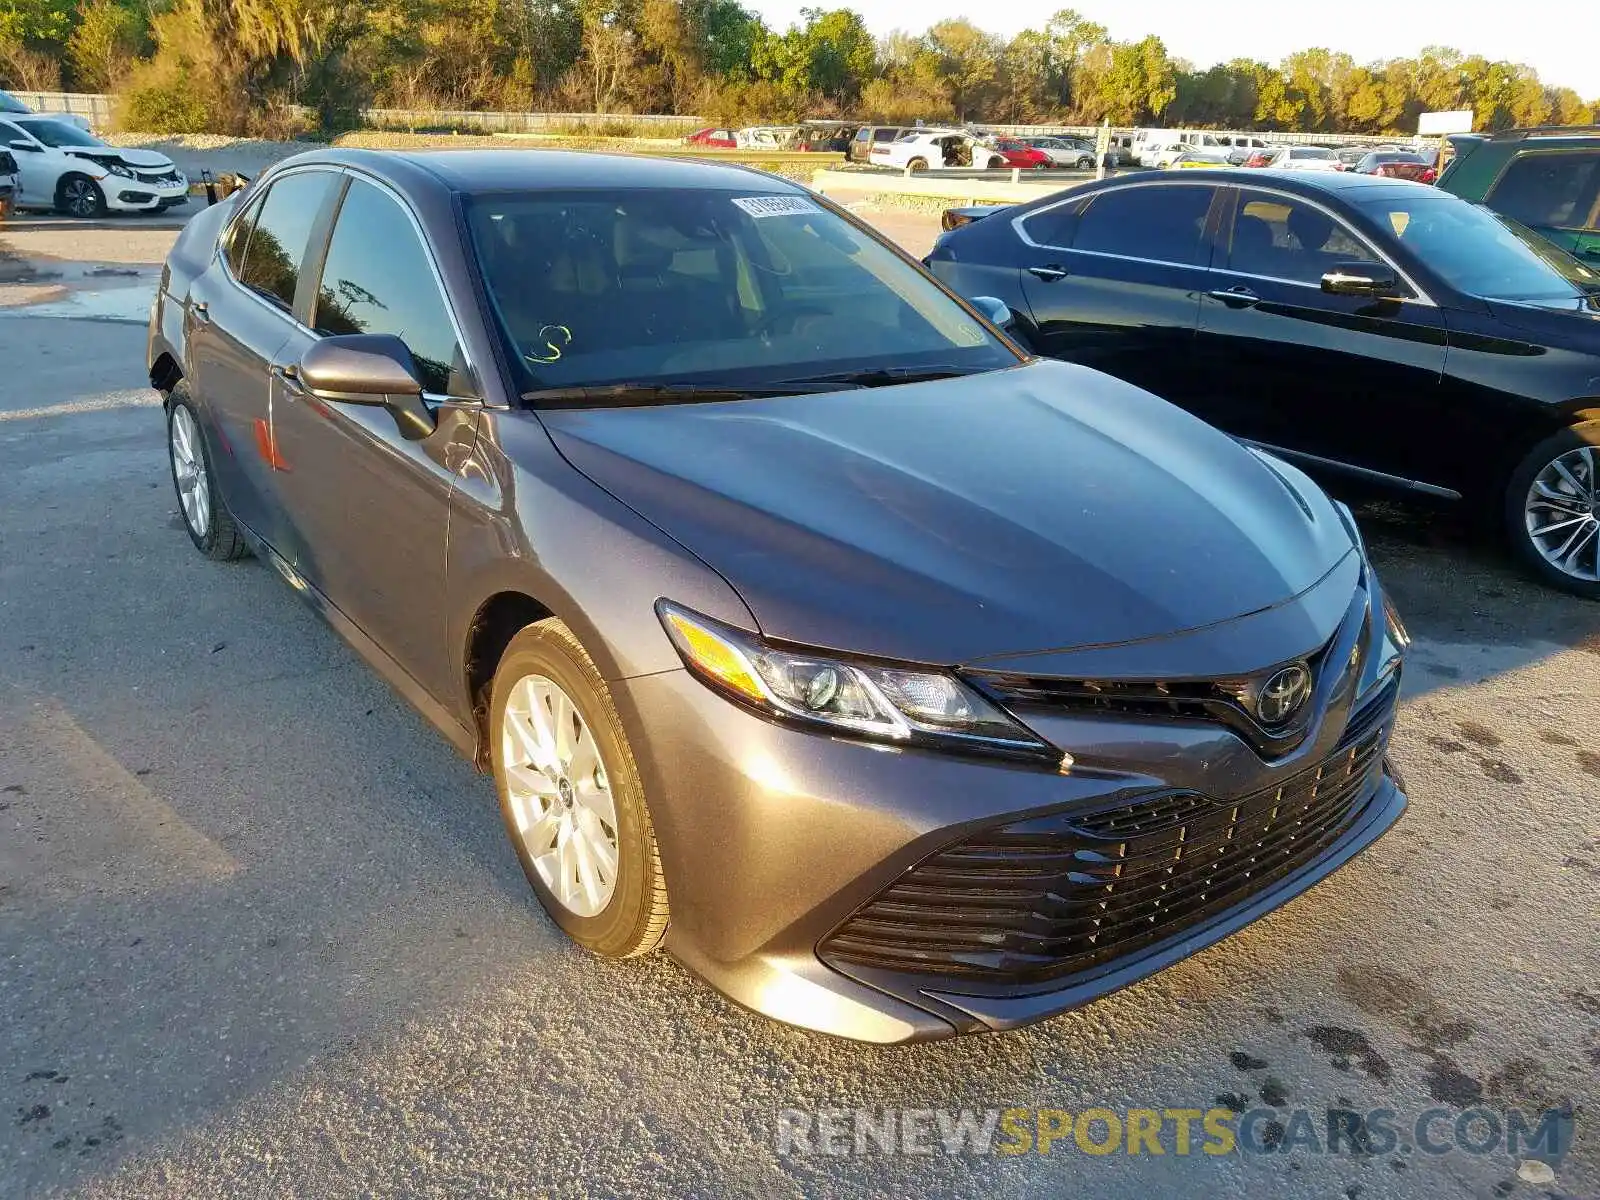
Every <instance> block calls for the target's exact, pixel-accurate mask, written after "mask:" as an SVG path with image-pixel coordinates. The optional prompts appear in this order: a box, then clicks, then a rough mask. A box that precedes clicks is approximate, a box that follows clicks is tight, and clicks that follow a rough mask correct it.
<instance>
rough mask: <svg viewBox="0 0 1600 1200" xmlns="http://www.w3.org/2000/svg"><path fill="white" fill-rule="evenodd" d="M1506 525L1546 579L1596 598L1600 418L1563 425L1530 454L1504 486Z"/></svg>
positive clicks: (1599, 583) (1599, 589) (1599, 596)
mask: <svg viewBox="0 0 1600 1200" xmlns="http://www.w3.org/2000/svg"><path fill="white" fill-rule="evenodd" d="M1506 526H1507V530H1508V532H1509V533H1510V535H1511V540H1512V544H1513V546H1515V547H1516V550H1517V553H1518V554H1519V555H1520V556H1521V557H1522V559H1523V560H1524V561H1525V562H1526V563H1528V565H1529V566H1531V567H1532V568H1533V569H1534V570H1535V571H1536V572H1537V573H1538V574H1539V575H1541V576H1542V577H1543V578H1544V579H1546V580H1547V581H1549V582H1550V583H1553V584H1555V586H1557V587H1559V588H1564V589H1565V590H1567V591H1569V592H1573V593H1576V594H1577V595H1579V596H1586V597H1588V598H1589V599H1592V600H1600V421H1589V422H1587V423H1585V424H1582V425H1576V426H1574V427H1573V428H1571V429H1563V430H1562V431H1561V432H1560V433H1557V434H1555V435H1554V436H1552V437H1548V438H1546V439H1545V440H1544V441H1542V442H1540V443H1539V444H1538V445H1537V446H1535V447H1534V448H1533V449H1532V450H1531V451H1530V452H1529V453H1528V456H1527V457H1526V458H1524V459H1523V460H1522V463H1521V465H1520V466H1518V467H1517V469H1516V471H1515V472H1513V474H1512V476H1511V484H1510V486H1509V487H1508V488H1507V489H1506Z"/></svg>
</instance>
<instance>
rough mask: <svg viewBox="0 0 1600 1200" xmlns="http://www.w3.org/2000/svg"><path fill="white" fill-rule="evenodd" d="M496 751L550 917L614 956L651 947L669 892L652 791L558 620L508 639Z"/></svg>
mask: <svg viewBox="0 0 1600 1200" xmlns="http://www.w3.org/2000/svg"><path fill="white" fill-rule="evenodd" d="M489 746H490V755H491V759H492V761H493V766H494V780H495V790H496V792H497V793H498V794H499V797H500V814H501V816H502V817H503V818H504V820H505V826H506V833H507V834H508V835H509V837H510V838H511V844H512V847H513V848H514V849H515V850H516V853H517V860H518V861H519V862H520V863H521V864H522V871H523V874H525V875H526V876H527V877H528V882H529V883H530V884H531V885H532V886H533V890H534V892H535V894H537V895H538V897H539V902H540V903H541V904H542V905H544V908H545V911H546V912H548V913H549V914H550V917H551V919H552V920H554V921H555V923H556V924H557V925H559V926H560V927H561V928H562V930H563V931H565V932H566V934H567V935H568V936H569V937H571V938H572V940H573V941H575V942H577V943H578V944H579V945H581V946H583V947H585V948H586V949H589V950H591V951H593V952H594V953H596V954H599V955H601V956H603V957H605V958H629V957H632V956H634V955H639V954H648V953H649V952H650V951H651V950H654V949H655V948H656V946H658V945H659V944H660V942H661V939H662V938H663V937H664V936H665V934H666V931H667V918H668V911H667V887H666V879H665V876H664V875H663V874H662V870H661V857H660V854H659V852H658V851H657V848H656V838H655V827H654V826H653V825H652V823H651V820H650V810H649V808H648V807H647V806H646V804H645V798H644V785H643V783H642V782H641V781H640V778H639V769H638V766H637V765H636V764H635V762H634V758H633V751H632V749H631V748H630V747H629V745H628V738H627V733H626V731H625V730H624V729H623V727H622V721H621V720H620V719H619V718H618V716H617V710H616V706H615V704H614V703H613V702H612V699H611V692H610V690H609V689H608V688H607V687H606V684H605V681H604V680H603V679H601V677H600V672H599V670H598V669H597V668H596V667H595V665H594V660H593V659H591V658H590V657H589V655H588V653H587V652H586V651H585V650H584V648H583V646H582V645H581V644H580V643H579V642H578V639H577V638H575V637H574V636H573V634H572V631H571V630H570V629H568V628H567V626H566V625H565V624H564V623H562V622H561V621H558V620H556V619H554V618H551V619H549V620H545V621H539V622H537V623H536V624H533V625H529V626H528V627H527V628H525V629H523V630H522V631H521V632H520V633H518V634H517V635H516V636H515V637H514V638H512V639H511V644H510V645H509V646H507V648H506V652H505V655H504V656H503V657H502V658H501V660H500V665H499V666H498V667H497V668H496V670H495V676H494V684H493V687H492V689H491V694H490V704H489Z"/></svg>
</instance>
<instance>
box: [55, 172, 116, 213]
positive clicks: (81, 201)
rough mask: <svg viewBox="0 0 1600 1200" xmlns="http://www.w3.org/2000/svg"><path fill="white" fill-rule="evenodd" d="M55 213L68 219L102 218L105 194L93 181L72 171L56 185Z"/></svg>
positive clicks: (104, 207) (104, 211)
mask: <svg viewBox="0 0 1600 1200" xmlns="http://www.w3.org/2000/svg"><path fill="white" fill-rule="evenodd" d="M56 211H57V212H60V213H65V214H66V215H67V216H69V217H84V218H87V217H103V216H105V215H106V194H105V193H104V192H103V191H101V190H100V185H99V184H98V183H96V182H95V181H94V180H92V179H90V178H89V177H88V176H87V175H80V174H78V173H77V172H76V171H74V172H73V173H71V174H70V175H63V176H62V177H61V182H60V183H58V184H56Z"/></svg>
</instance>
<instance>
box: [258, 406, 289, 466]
mask: <svg viewBox="0 0 1600 1200" xmlns="http://www.w3.org/2000/svg"><path fill="white" fill-rule="evenodd" d="M256 451H257V453H259V454H260V455H261V461H263V462H264V463H266V464H267V466H269V467H271V468H272V469H273V470H274V471H287V470H288V469H289V464H288V463H286V462H284V461H283V459H282V458H281V457H280V456H279V454H278V440H277V439H276V438H275V437H273V436H272V426H270V425H268V424H267V423H266V421H265V420H263V419H262V418H260V417H257V418H256Z"/></svg>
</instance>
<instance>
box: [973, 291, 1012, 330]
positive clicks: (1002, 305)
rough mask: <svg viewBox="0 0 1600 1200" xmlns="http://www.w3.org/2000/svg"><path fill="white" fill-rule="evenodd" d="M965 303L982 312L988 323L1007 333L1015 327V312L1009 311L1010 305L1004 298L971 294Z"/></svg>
mask: <svg viewBox="0 0 1600 1200" xmlns="http://www.w3.org/2000/svg"><path fill="white" fill-rule="evenodd" d="M967 303H968V304H970V305H972V307H973V308H975V309H977V310H978V311H979V312H980V313H982V314H983V315H984V316H985V317H986V318H987V319H988V321H989V324H991V325H993V326H995V327H997V328H999V329H1004V330H1005V331H1006V332H1007V333H1011V332H1012V331H1013V330H1015V329H1016V327H1017V314H1016V313H1014V312H1012V311H1011V306H1010V305H1009V304H1007V303H1006V302H1005V301H1004V300H1001V299H999V298H998V297H996V296H973V297H972V298H971V299H970V300H968V301H967Z"/></svg>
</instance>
